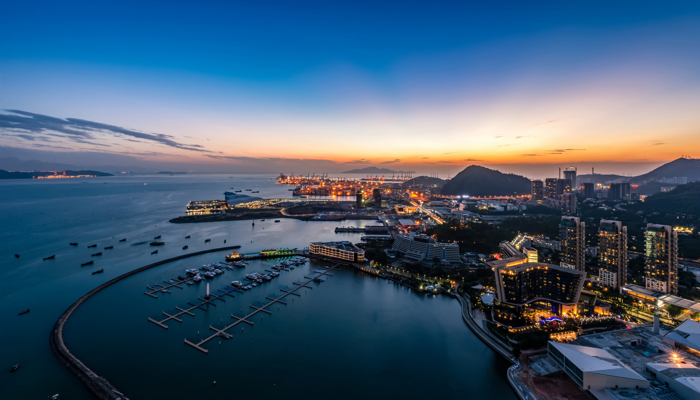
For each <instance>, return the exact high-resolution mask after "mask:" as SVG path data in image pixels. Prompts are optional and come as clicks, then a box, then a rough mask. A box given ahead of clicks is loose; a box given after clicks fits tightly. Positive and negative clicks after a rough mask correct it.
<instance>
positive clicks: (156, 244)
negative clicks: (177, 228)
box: [150, 240, 165, 246]
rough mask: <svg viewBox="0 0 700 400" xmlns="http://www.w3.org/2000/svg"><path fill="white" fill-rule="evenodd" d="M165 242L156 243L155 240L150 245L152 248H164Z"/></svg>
mask: <svg viewBox="0 0 700 400" xmlns="http://www.w3.org/2000/svg"><path fill="white" fill-rule="evenodd" d="M164 244H165V242H156V241H155V240H154V241H152V242H151V243H150V245H151V246H162V245H164Z"/></svg>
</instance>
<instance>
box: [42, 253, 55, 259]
mask: <svg viewBox="0 0 700 400" xmlns="http://www.w3.org/2000/svg"><path fill="white" fill-rule="evenodd" d="M54 258H56V255H55V254H54V255H52V256H48V257H45V258H44V261H46V260H53V259H54Z"/></svg>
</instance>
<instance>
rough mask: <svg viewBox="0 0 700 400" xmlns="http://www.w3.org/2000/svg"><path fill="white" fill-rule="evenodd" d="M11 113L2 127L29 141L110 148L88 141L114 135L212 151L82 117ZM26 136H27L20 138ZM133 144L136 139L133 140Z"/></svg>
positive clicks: (0, 117) (1, 117)
mask: <svg viewBox="0 0 700 400" xmlns="http://www.w3.org/2000/svg"><path fill="white" fill-rule="evenodd" d="M5 111H7V112H9V113H10V114H0V128H5V129H7V130H9V131H11V132H14V133H19V134H16V135H14V136H15V137H20V138H23V139H25V140H32V139H27V137H26V136H27V134H34V135H36V134H47V135H51V136H58V137H63V138H66V139H68V140H71V141H73V142H76V143H83V144H90V145H94V146H103V147H109V145H106V144H100V143H95V142H94V141H93V142H90V141H86V139H93V140H95V139H98V137H97V135H100V134H101V135H111V136H118V137H122V138H125V139H127V140H131V139H129V138H136V139H142V140H145V141H147V142H152V143H159V144H162V145H165V146H168V147H174V148H177V149H183V150H191V151H199V152H207V153H208V152H209V151H208V150H204V148H203V147H202V146H200V145H196V144H192V145H190V144H183V143H179V142H177V141H176V140H174V137H173V136H170V135H164V134H161V133H146V132H140V131H136V130H133V129H127V128H123V127H120V126H115V125H109V124H103V123H100V122H93V121H87V120H84V119H78V118H66V119H61V118H55V117H51V116H48V115H42V114H36V113H32V112H28V111H22V110H5ZM20 135H24V136H20ZM131 141H133V140H131Z"/></svg>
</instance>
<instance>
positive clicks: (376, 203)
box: [372, 188, 382, 207]
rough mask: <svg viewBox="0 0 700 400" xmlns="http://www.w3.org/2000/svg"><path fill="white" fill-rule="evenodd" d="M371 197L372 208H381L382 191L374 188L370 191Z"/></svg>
mask: <svg viewBox="0 0 700 400" xmlns="http://www.w3.org/2000/svg"><path fill="white" fill-rule="evenodd" d="M372 197H373V198H374V206H375V207H381V206H382V191H381V190H379V188H374V189H373V190H372Z"/></svg>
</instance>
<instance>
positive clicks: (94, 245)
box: [88, 244, 97, 249]
mask: <svg viewBox="0 0 700 400" xmlns="http://www.w3.org/2000/svg"><path fill="white" fill-rule="evenodd" d="M93 247H97V245H96V244H91V245H90V246H88V249H91V248H93Z"/></svg>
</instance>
